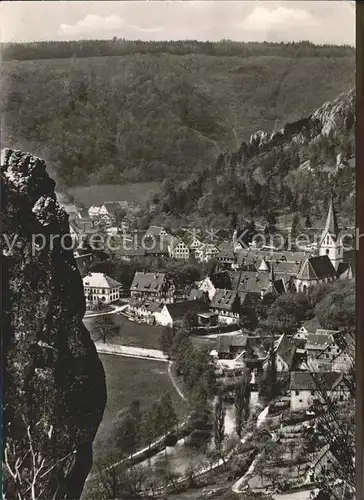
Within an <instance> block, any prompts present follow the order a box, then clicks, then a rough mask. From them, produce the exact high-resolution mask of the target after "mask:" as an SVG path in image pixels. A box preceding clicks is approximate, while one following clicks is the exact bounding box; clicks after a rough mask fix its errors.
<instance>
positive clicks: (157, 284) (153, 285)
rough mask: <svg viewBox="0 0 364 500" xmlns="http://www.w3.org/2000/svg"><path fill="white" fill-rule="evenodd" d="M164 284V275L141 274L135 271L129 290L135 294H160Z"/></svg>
mask: <svg viewBox="0 0 364 500" xmlns="http://www.w3.org/2000/svg"><path fill="white" fill-rule="evenodd" d="M165 284H166V275H165V274H164V273H143V272H139V271H137V272H136V273H135V275H134V279H133V283H132V284H131V287H130V290H131V291H136V292H160V291H161V289H162V287H163V286H164V285H165Z"/></svg>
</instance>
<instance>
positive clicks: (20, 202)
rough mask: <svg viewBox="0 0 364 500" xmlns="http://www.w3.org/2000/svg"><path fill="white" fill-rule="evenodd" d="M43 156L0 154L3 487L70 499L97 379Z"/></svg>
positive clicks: (87, 457) (91, 423)
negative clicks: (0, 202) (0, 204)
mask: <svg viewBox="0 0 364 500" xmlns="http://www.w3.org/2000/svg"><path fill="white" fill-rule="evenodd" d="M54 185H55V183H54V181H53V180H52V179H51V178H50V177H49V176H48V174H47V171H46V165H45V163H44V161H43V160H41V159H39V158H36V157H34V156H32V155H30V154H28V153H23V152H21V151H13V150H9V149H5V150H3V151H2V154H1V200H2V211H1V222H2V233H3V237H2V242H1V243H2V254H3V256H2V261H3V262H2V264H3V265H2V292H3V294H2V297H3V304H2V306H3V307H2V310H3V315H2V337H3V342H2V347H3V359H4V437H5V442H4V444H5V446H4V456H3V462H4V464H3V471H4V493H5V498H6V499H8V500H12V499H13V498H14V499H15V498H16V499H22V500H25V499H28V498H29V499H32V500H33V499H35V498H39V499H47V500H48V499H53V500H57V499H61V498H67V499H77V498H79V497H80V495H81V492H82V489H83V485H84V482H85V479H86V477H87V475H88V473H89V471H90V469H91V466H92V443H93V440H94V437H95V434H96V431H97V429H98V426H99V424H100V422H101V419H102V416H103V412H104V408H105V404H106V387H105V375H104V370H103V367H102V364H101V362H100V360H99V358H98V355H97V352H96V349H95V346H94V344H93V342H92V340H91V338H90V335H89V332H88V331H87V329H86V328H85V327H84V325H83V323H82V318H83V316H84V312H85V301H84V295H83V289H82V281H81V277H80V275H79V272H78V270H77V267H76V264H75V260H74V257H73V252H72V250H70V249H69V248H70V237H69V235H68V233H69V225H68V216H67V214H66V213H65V211H64V210H63V209H62V208H61V207H60V206H59V204H58V202H57V199H56V196H55V193H54Z"/></svg>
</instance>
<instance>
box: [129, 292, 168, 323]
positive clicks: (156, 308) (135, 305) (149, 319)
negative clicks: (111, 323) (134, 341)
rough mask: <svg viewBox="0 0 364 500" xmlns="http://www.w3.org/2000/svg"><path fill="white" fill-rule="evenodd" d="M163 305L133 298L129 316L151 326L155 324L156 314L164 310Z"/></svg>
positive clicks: (130, 303)
mask: <svg viewBox="0 0 364 500" xmlns="http://www.w3.org/2000/svg"><path fill="white" fill-rule="evenodd" d="M162 307H163V304H161V303H159V302H155V301H153V300H149V299H139V298H135V297H134V298H131V299H130V301H129V314H130V316H132V317H134V318H137V319H138V320H142V321H145V322H146V323H149V324H154V323H155V317H154V314H155V313H157V312H160V311H161V310H162Z"/></svg>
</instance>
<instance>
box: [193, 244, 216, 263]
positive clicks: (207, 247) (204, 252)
mask: <svg viewBox="0 0 364 500" xmlns="http://www.w3.org/2000/svg"><path fill="white" fill-rule="evenodd" d="M219 252H220V250H219V249H218V247H217V246H216V245H214V244H213V243H202V245H200V246H199V247H197V248H195V250H194V255H195V259H196V260H197V261H198V262H208V261H209V260H210V259H214V258H216V256H217V255H218V254H219Z"/></svg>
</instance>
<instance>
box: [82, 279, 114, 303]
mask: <svg viewBox="0 0 364 500" xmlns="http://www.w3.org/2000/svg"><path fill="white" fill-rule="evenodd" d="M82 282H83V289H84V294H85V298H86V301H87V302H88V303H91V304H92V303H97V302H101V303H104V304H110V303H112V302H116V301H118V300H119V298H120V288H121V287H122V285H121V283H119V282H118V281H116V280H114V279H112V278H110V277H109V276H107V275H106V274H105V273H89V274H87V275H86V276H85V277H84V278H83V280H82Z"/></svg>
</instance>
